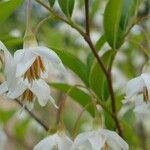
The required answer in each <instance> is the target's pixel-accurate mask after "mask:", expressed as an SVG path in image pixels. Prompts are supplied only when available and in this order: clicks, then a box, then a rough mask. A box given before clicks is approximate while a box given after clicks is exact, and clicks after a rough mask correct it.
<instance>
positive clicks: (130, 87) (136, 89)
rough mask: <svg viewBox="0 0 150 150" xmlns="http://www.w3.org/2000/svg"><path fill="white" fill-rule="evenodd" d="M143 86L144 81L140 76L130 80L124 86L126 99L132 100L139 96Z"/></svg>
mask: <svg viewBox="0 0 150 150" xmlns="http://www.w3.org/2000/svg"><path fill="white" fill-rule="evenodd" d="M144 86H145V83H144V80H143V79H142V78H141V76H139V77H136V78H134V79H132V80H130V81H129V82H128V83H127V86H126V99H130V98H132V96H134V95H137V94H139V93H140V92H142V91H143V88H144Z"/></svg>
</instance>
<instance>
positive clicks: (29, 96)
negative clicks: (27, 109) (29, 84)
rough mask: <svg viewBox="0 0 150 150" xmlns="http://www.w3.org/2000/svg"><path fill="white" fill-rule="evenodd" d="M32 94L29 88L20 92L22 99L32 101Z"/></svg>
mask: <svg viewBox="0 0 150 150" xmlns="http://www.w3.org/2000/svg"><path fill="white" fill-rule="evenodd" d="M33 97H34V94H33V93H32V91H30V90H29V89H27V90H25V91H24V93H23V94H22V100H23V101H28V102H32V101H33Z"/></svg>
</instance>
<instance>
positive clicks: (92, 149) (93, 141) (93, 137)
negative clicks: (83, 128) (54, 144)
mask: <svg viewBox="0 0 150 150" xmlns="http://www.w3.org/2000/svg"><path fill="white" fill-rule="evenodd" d="M109 149H111V150H128V149H129V147H128V144H127V143H126V142H125V141H124V140H123V139H122V138H121V137H120V136H119V135H118V134H117V133H116V132H114V131H109V130H106V129H98V130H94V131H88V132H84V133H80V134H79V135H78V136H77V137H76V139H75V141H74V143H73V145H72V148H71V150H109Z"/></svg>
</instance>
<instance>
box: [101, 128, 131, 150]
mask: <svg viewBox="0 0 150 150" xmlns="http://www.w3.org/2000/svg"><path fill="white" fill-rule="evenodd" d="M100 132H101V134H102V135H103V136H105V137H106V139H107V140H106V142H107V144H108V145H109V146H110V148H111V149H112V150H129V146H128V144H127V143H126V142H125V141H124V140H123V139H122V138H121V137H120V136H119V135H118V134H117V133H116V132H114V131H109V130H106V129H101V130H100Z"/></svg>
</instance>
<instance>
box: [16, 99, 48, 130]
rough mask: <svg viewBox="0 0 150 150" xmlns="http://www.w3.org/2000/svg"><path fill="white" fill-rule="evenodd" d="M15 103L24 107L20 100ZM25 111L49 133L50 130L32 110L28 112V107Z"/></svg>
mask: <svg viewBox="0 0 150 150" xmlns="http://www.w3.org/2000/svg"><path fill="white" fill-rule="evenodd" d="M15 101H16V102H17V103H18V104H19V105H20V106H21V107H23V104H22V103H21V102H20V101H19V100H18V99H15ZM24 109H25V110H26V111H27V112H28V113H29V115H30V116H31V117H32V118H33V119H34V120H35V121H36V122H37V123H39V124H40V125H41V126H42V127H43V128H44V129H45V131H48V130H49V128H48V127H47V126H46V125H45V124H44V123H43V122H42V121H41V120H40V119H39V118H38V117H37V116H36V115H35V114H33V113H32V112H31V111H30V110H28V108H27V107H24Z"/></svg>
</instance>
